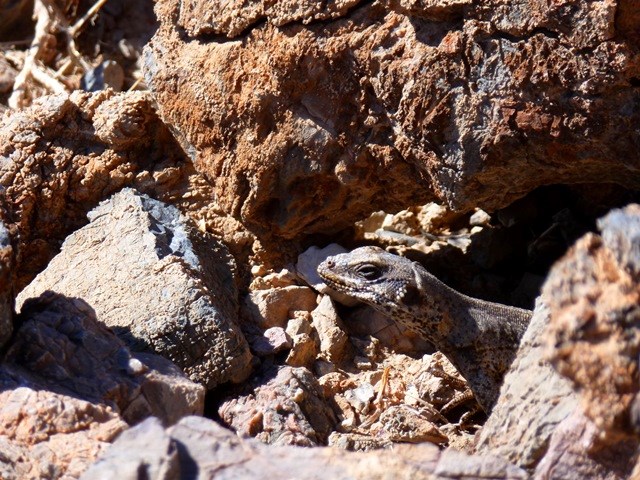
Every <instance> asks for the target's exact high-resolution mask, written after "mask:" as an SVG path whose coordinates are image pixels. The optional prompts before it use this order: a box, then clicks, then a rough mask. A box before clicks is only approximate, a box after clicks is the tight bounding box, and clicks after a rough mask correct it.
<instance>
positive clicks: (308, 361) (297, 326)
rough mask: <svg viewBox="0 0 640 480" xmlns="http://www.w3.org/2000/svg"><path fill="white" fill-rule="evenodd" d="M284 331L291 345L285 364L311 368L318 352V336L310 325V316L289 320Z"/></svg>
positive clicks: (305, 315)
mask: <svg viewBox="0 0 640 480" xmlns="http://www.w3.org/2000/svg"><path fill="white" fill-rule="evenodd" d="M286 331H287V335H289V337H290V338H291V341H292V343H293V345H292V347H291V351H290V352H289V356H288V357H287V359H286V361H285V363H286V364H287V365H289V366H292V367H308V368H309V367H311V365H312V364H313V362H314V360H315V359H316V356H317V355H318V353H319V352H320V341H319V339H318V334H317V332H316V331H315V330H314V328H313V326H312V325H311V314H308V313H307V314H303V315H298V316H296V317H294V318H292V319H291V320H289V321H288V322H287V330H286Z"/></svg>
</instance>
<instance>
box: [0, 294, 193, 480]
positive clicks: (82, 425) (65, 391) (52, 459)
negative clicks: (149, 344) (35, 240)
mask: <svg viewBox="0 0 640 480" xmlns="http://www.w3.org/2000/svg"><path fill="white" fill-rule="evenodd" d="M18 325H19V328H18V329H17V331H16V332H15V334H14V336H13V338H12V341H11V343H10V344H9V345H8V349H7V351H6V354H5V355H4V358H3V361H2V363H1V364H0V449H1V452H2V453H1V454H0V475H1V476H2V478H6V479H14V478H15V479H23V478H42V479H45V478H46V479H58V478H78V477H79V476H80V474H81V473H82V472H83V471H84V470H85V469H86V468H87V467H88V466H89V465H90V464H91V463H92V462H93V461H94V460H95V458H96V457H97V456H98V455H99V454H100V453H101V452H102V451H104V450H105V448H107V447H108V445H109V443H110V442H112V441H113V440H114V439H115V438H116V437H117V436H118V435H119V434H120V433H121V432H123V431H125V430H126V429H127V428H128V423H135V422H139V421H141V420H143V419H144V418H147V417H149V416H151V415H155V416H157V417H159V418H158V419H157V420H156V421H157V422H162V423H164V424H165V425H170V424H172V423H174V422H175V421H177V420H178V419H180V418H181V417H184V416H185V415H192V414H202V412H203V409H204V389H203V387H202V386H200V385H198V384H195V383H193V382H190V381H189V380H187V379H186V378H185V377H184V375H183V374H182V373H181V372H180V371H179V370H178V369H177V368H176V367H175V366H173V365H170V362H169V361H168V360H165V359H163V358H161V357H158V356H155V355H149V354H147V355H141V356H139V357H138V358H135V357H134V356H133V355H132V354H131V352H130V351H129V350H128V349H127V348H126V346H125V345H124V344H123V343H122V342H121V341H120V340H119V339H118V338H117V337H116V336H115V335H114V334H113V333H112V332H111V331H109V330H107V329H106V328H105V327H104V326H103V325H101V324H100V323H98V321H97V320H96V318H95V312H94V311H93V310H92V309H91V307H90V306H89V305H87V304H86V303H85V302H83V301H82V300H80V299H77V298H75V299H74V298H67V297H64V296H61V295H59V294H55V293H53V292H47V293H46V294H44V295H43V296H41V297H40V298H38V299H31V300H29V301H28V302H26V304H25V305H24V307H23V311H22V313H21V314H20V315H19V317H18Z"/></svg>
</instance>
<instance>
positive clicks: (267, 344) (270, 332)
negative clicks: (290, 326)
mask: <svg viewBox="0 0 640 480" xmlns="http://www.w3.org/2000/svg"><path fill="white" fill-rule="evenodd" d="M251 348H252V349H253V351H254V352H255V353H256V354H257V355H260V356H267V355H274V354H276V353H278V352H281V351H283V350H286V349H287V348H291V338H290V337H289V335H287V332H285V331H284V328H281V327H271V328H268V329H266V330H265V331H264V333H263V334H262V336H256V337H254V338H253V339H252V342H251Z"/></svg>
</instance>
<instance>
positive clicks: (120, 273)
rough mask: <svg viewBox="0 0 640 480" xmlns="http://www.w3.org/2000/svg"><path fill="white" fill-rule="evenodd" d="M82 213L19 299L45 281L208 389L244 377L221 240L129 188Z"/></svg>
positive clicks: (245, 357) (229, 265) (233, 292)
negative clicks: (80, 222)
mask: <svg viewBox="0 0 640 480" xmlns="http://www.w3.org/2000/svg"><path fill="white" fill-rule="evenodd" d="M89 219H90V223H89V225H87V226H85V227H83V228H81V229H80V230H78V231H76V232H75V233H73V234H72V235H70V236H69V237H68V238H67V240H66V241H65V242H64V244H63V246H62V251H61V252H60V254H59V255H58V256H56V257H55V258H54V259H53V260H52V261H51V262H50V264H49V266H48V267H47V269H46V270H45V271H43V272H42V273H41V274H40V275H38V276H37V277H36V279H35V280H34V281H33V282H32V283H31V284H30V285H29V286H28V287H27V288H25V289H24V290H23V291H22V292H21V293H20V295H19V297H18V304H19V305H21V304H22V303H23V302H24V301H25V300H26V299H27V298H30V297H35V296H38V295H39V294H40V293H41V292H43V291H45V290H53V291H55V292H58V293H60V294H63V295H67V296H72V297H79V298H82V299H83V300H84V301H86V302H87V303H88V304H89V305H90V306H91V308H93V309H94V310H95V312H96V316H97V318H98V320H99V321H100V322H102V323H103V324H104V325H106V326H108V327H110V328H112V329H113V330H114V331H115V332H116V333H117V334H118V336H119V337H120V338H121V339H123V340H124V342H125V343H126V344H127V345H128V346H129V347H130V348H131V349H133V350H134V351H141V352H144V351H146V352H154V353H158V354H160V355H162V356H164V357H166V358H168V359H170V360H171V361H173V362H174V363H175V364H176V365H178V366H179V367H180V368H181V369H182V370H183V371H184V372H185V373H186V374H187V375H188V376H189V378H191V380H193V381H196V382H198V383H201V384H203V385H204V386H206V387H207V388H213V387H215V386H217V385H219V384H220V383H223V382H227V381H230V380H231V381H241V380H243V379H244V378H246V377H247V375H248V374H249V372H250V361H251V354H250V352H249V347H248V344H247V342H246V340H245V339H244V337H243V335H242V333H241V332H240V329H239V327H238V326H237V323H236V320H237V310H238V304H237V289H236V286H235V282H234V277H233V268H234V267H233V265H234V264H233V260H232V258H231V257H230V255H229V254H228V252H227V250H226V248H225V247H224V246H223V245H222V244H220V243H219V242H218V241H216V240H215V239H214V238H212V237H210V236H207V235H205V234H204V233H202V232H199V231H198V230H197V229H195V228H192V227H191V226H190V224H189V222H188V221H187V220H186V219H184V218H183V217H182V216H181V215H180V213H179V211H178V210H177V209H176V208H175V207H172V206H168V205H166V204H163V203H161V202H158V201H156V200H153V199H151V198H149V197H147V196H146V195H140V194H137V193H136V192H135V191H134V190H131V189H124V190H122V191H121V192H120V193H118V194H116V195H114V196H113V197H112V198H111V199H109V200H107V201H105V202H103V203H102V204H100V205H99V206H98V207H97V208H95V209H94V210H93V211H92V212H90V213H89Z"/></svg>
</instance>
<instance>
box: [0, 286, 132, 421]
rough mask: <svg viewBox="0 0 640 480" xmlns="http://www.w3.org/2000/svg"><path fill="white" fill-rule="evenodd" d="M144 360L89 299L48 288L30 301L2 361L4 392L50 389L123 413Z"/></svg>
mask: <svg viewBox="0 0 640 480" xmlns="http://www.w3.org/2000/svg"><path fill="white" fill-rule="evenodd" d="M136 366H140V363H139V362H138V361H136V360H135V359H134V358H133V357H132V355H131V353H130V351H129V349H128V348H127V347H126V346H125V345H124V344H123V343H122V341H121V340H120V339H118V337H117V336H116V335H115V334H114V333H113V332H111V331H110V330H109V329H108V328H106V327H105V326H104V325H102V324H100V323H99V322H98V321H97V319H96V313H95V311H94V310H93V308H91V306H90V305H89V304H87V302H85V301H84V300H82V299H80V298H70V297H66V296H64V295H61V294H59V293H56V292H52V291H46V292H44V293H43V294H42V295H41V296H40V297H38V298H31V299H29V300H27V301H26V302H25V303H24V305H23V307H22V311H21V313H20V314H19V315H18V316H17V317H16V324H15V329H14V334H13V337H12V338H11V340H10V341H9V342H8V344H7V346H6V347H5V352H4V354H3V356H2V361H1V363H0V392H1V391H6V390H13V389H16V388H18V387H21V386H24V387H29V388H31V389H33V390H48V391H51V392H54V393H58V394H62V395H67V396H70V397H74V398H78V399H80V400H84V401H88V402H91V403H103V404H107V405H112V406H115V407H117V409H118V410H119V411H123V410H124V409H125V408H126V407H127V405H128V402H130V401H131V398H132V396H133V393H134V392H135V391H136V390H137V389H139V387H140V383H141V379H140V377H139V376H137V375H136V374H137V373H140V369H141V368H143V367H141V366H140V368H136Z"/></svg>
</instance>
